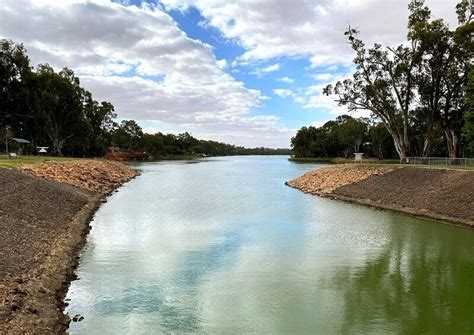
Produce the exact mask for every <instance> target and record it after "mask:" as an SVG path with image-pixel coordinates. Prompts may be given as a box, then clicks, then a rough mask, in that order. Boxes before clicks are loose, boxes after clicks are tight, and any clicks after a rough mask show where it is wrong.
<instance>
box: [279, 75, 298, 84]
mask: <svg viewBox="0 0 474 335" xmlns="http://www.w3.org/2000/svg"><path fill="white" fill-rule="evenodd" d="M278 80H279V81H282V82H284V83H287V84H292V83H293V82H294V81H295V80H294V79H293V78H290V77H281V78H278Z"/></svg>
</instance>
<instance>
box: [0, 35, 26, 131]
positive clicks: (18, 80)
mask: <svg viewBox="0 0 474 335" xmlns="http://www.w3.org/2000/svg"><path fill="white" fill-rule="evenodd" d="M30 73H31V67H30V60H29V58H28V56H27V55H26V50H25V48H24V46H23V44H15V43H14V42H13V41H11V40H5V39H2V40H0V128H1V129H5V127H6V126H7V125H8V126H11V127H12V129H13V131H18V128H20V127H21V123H22V122H23V121H24V117H23V114H24V112H25V109H26V106H25V102H24V100H23V99H22V94H23V93H24V91H25V89H24V87H25V82H24V79H25V77H27V76H28V75H29V74H30Z"/></svg>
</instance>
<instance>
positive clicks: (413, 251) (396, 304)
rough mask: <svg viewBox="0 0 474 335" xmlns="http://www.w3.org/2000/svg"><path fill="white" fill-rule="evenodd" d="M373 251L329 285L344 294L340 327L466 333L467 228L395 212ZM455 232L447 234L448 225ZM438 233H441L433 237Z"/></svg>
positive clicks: (471, 297)
mask: <svg viewBox="0 0 474 335" xmlns="http://www.w3.org/2000/svg"><path fill="white" fill-rule="evenodd" d="M392 221H393V224H391V225H390V226H389V227H390V236H391V239H390V241H389V243H387V245H386V247H384V248H383V251H382V252H381V253H380V255H378V256H377V257H375V258H373V259H370V260H368V261H367V262H366V263H365V264H363V265H361V266H359V267H358V268H356V269H354V267H352V266H346V267H341V268H340V269H338V270H337V271H336V274H335V276H334V277H333V278H330V280H329V283H331V284H330V287H334V288H336V289H337V290H340V291H341V293H342V294H343V296H344V308H343V312H344V322H343V325H342V332H343V333H352V334H353V333H383V332H386V333H397V334H472V333H473V332H474V320H473V318H472V311H473V310H474V309H473V308H474V291H473V289H474V287H473V279H472V274H473V273H474V256H473V255H474V254H473V251H474V250H473V243H472V236H471V234H469V233H467V234H462V231H463V229H460V228H453V227H449V226H441V225H439V226H437V229H436V230H433V229H431V228H432V225H433V223H428V224H408V225H407V224H406V220H405V219H404V218H403V217H399V216H395V217H393V219H392ZM453 229H454V230H457V234H452V230H453ZM439 234H442V236H443V238H439Z"/></svg>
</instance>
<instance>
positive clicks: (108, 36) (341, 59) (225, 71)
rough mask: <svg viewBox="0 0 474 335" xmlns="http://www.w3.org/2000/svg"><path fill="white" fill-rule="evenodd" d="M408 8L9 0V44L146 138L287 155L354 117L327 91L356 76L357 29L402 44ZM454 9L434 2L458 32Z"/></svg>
mask: <svg viewBox="0 0 474 335" xmlns="http://www.w3.org/2000/svg"><path fill="white" fill-rule="evenodd" d="M408 2H409V1H408V0H308V1H305V0H273V1H271V0H247V1H231V0H228V1H225V0H219V1H217V0H194V1H193V0H160V1H140V0H128V1H127V0H116V1H111V0H91V1H85V0H36V1H33V0H0V38H8V39H12V40H13V41H15V42H21V43H23V44H24V45H25V47H26V49H27V51H28V55H29V56H30V59H31V62H32V64H33V65H34V66H36V65H37V64H40V63H48V64H50V65H51V66H53V67H54V68H55V69H58V70H59V69H61V68H62V67H64V66H67V67H69V68H71V69H73V70H74V71H75V73H76V75H78V76H79V77H80V79H81V84H82V85H83V86H84V87H85V88H86V89H88V90H90V91H91V92H92V94H93V96H94V98H95V99H96V100H98V101H110V102H112V104H113V105H114V106H115V110H116V112H117V113H118V116H119V118H120V120H122V119H134V120H136V121H137V122H138V123H139V124H140V126H141V127H142V128H143V129H144V131H146V132H149V133H155V132H158V131H161V132H164V133H179V132H184V131H188V132H190V133H191V134H192V135H193V136H195V137H198V138H201V139H213V140H218V141H223V142H227V143H231V144H235V145H243V146H246V147H257V146H266V147H273V148H277V147H282V148H286V147H289V146H290V139H291V137H292V136H294V134H295V133H296V131H297V130H298V129H299V128H301V127H302V126H309V125H314V126H320V125H322V124H324V122H325V121H327V120H331V119H334V118H336V117H337V116H338V115H341V114H345V113H347V111H346V109H345V108H344V107H341V106H337V104H336V103H335V102H334V97H327V96H324V95H323V94H322V89H323V87H324V86H326V85H327V84H330V83H333V82H335V81H337V80H340V79H344V78H346V77H349V76H350V75H351V73H352V71H353V66H352V63H351V60H352V58H353V54H352V52H351V49H350V47H349V45H348V44H347V43H346V41H345V39H344V35H343V32H344V30H345V28H347V26H348V24H350V25H351V26H352V27H355V28H358V29H359V30H360V31H361V37H362V39H363V40H364V41H365V42H366V44H367V45H371V44H373V43H375V42H378V43H381V44H382V45H392V46H393V45H397V44H400V43H403V42H404V41H405V39H406V25H407V17H408V9H407V7H408ZM456 3H457V1H456V0H427V1H426V4H427V5H428V6H429V7H430V9H431V11H432V14H433V17H435V18H444V19H445V20H446V21H447V22H448V23H450V25H451V26H455V23H456V17H455V11H454V7H455V5H456ZM353 116H368V114H367V113H366V112H364V111H361V112H357V113H355V114H353Z"/></svg>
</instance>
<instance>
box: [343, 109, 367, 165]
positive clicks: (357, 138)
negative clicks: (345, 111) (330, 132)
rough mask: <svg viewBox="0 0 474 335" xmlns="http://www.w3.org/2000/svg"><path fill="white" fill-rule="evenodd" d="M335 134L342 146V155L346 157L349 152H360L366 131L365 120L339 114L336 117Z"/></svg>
mask: <svg viewBox="0 0 474 335" xmlns="http://www.w3.org/2000/svg"><path fill="white" fill-rule="evenodd" d="M336 122H337V128H336V134H337V138H338V141H339V143H340V144H342V145H343V146H344V147H345V148H344V155H345V157H346V158H347V156H348V154H349V153H350V152H360V146H361V144H362V143H363V141H364V139H365V137H366V133H367V122H366V121H365V120H358V119H354V118H353V117H350V116H349V115H341V116H338V117H337V118H336Z"/></svg>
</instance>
